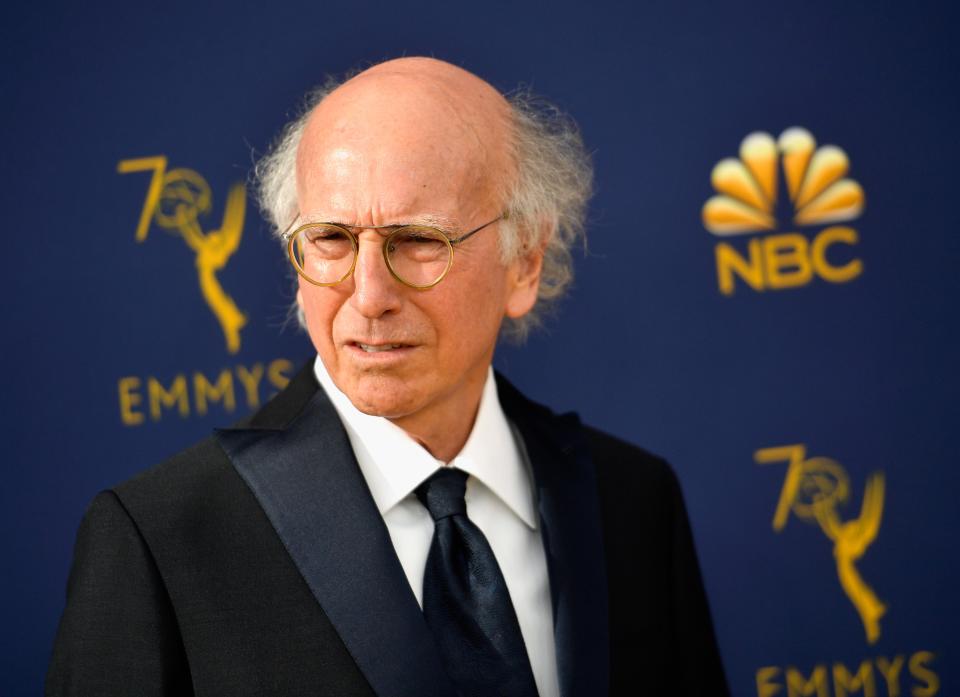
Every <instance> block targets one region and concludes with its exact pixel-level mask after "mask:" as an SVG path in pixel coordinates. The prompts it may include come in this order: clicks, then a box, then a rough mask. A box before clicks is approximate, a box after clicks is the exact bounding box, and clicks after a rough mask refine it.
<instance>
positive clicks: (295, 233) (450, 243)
mask: <svg viewBox="0 0 960 697" xmlns="http://www.w3.org/2000/svg"><path fill="white" fill-rule="evenodd" d="M508 217H509V214H508V213H507V212H504V213H501V214H500V215H498V216H497V217H496V218H494V219H493V220H490V221H488V222H486V223H484V224H483V225H481V226H480V227H476V228H474V229H473V230H470V231H469V232H465V233H464V234H462V235H460V237H454V238H450V237H448V236H447V234H446V233H445V232H444V231H443V230H440V229H439V228H435V227H432V226H430V225H341V224H340V223H305V224H303V225H301V226H300V227H298V228H296V229H295V230H291V229H290V228H287V229H286V230H285V231H284V232H283V233H281V235H280V239H282V240H283V241H284V242H286V244H287V255H288V256H289V257H290V262H291V263H292V264H293V268H295V269H296V270H297V273H298V274H299V275H300V276H301V277H302V278H303V279H304V280H305V281H307V282H308V283H311V284H313V285H315V286H323V287H327V286H335V285H337V284H338V283H342V282H343V281H345V280H347V279H348V278H350V276H352V275H353V272H354V270H355V269H356V268H357V257H358V256H359V244H358V242H357V236H358V235H357V233H355V232H353V230H355V229H359V230H386V229H390V228H393V230H392V231H391V232H389V233H386V234H385V233H378V234H380V235H381V236H382V237H383V244H382V245H381V247H380V251H381V253H382V254H383V261H384V263H385V264H386V265H387V270H389V271H390V275H391V276H393V277H394V278H395V279H396V280H397V281H399V282H400V283H402V284H403V285H405V286H407V287H408V288H415V289H416V290H427V289H428V288H433V287H434V286H435V285H437V284H438V283H440V281H442V280H443V279H444V278H446V277H447V274H448V273H449V272H450V268H451V267H452V266H453V256H454V249H455V248H456V246H457V245H459V244H461V243H462V242H465V241H466V240H467V239H468V238H470V237H472V236H473V235H475V234H476V233H478V232H480V231H481V230H483V229H484V228H485V227H489V226H490V225H493V224H494V223H496V222H499V221H501V220H507V218H508ZM295 223H296V220H294V221H293V223H291V224H290V227H291V228H292V227H293V225H294V224H295ZM321 226H322V227H334V228H337V229H338V230H343V232H344V233H346V236H347V239H349V240H350V246H351V247H353V263H351V264H350V268H349V269H348V270H347V272H346V273H344V274H343V276H341V277H340V278H339V279H337V280H336V281H328V282H326V283H321V282H320V281H315V280H313V279H312V278H310V277H309V276H308V275H307V272H306V271H304V270H303V268H302V267H301V266H300V264H299V263H298V262H297V255H296V253H295V252H294V249H293V247H294V244H296V241H297V238H298V237H299V236H300V233H301V232H303V231H304V230H309V229H310V228H315V227H321ZM351 228H352V229H353V230H352V229H351ZM411 228H413V229H418V230H430V231H432V232H435V233H437V234H438V235H439V236H440V238H441V239H442V240H443V241H444V242H445V243H446V245H447V249H448V251H449V255H448V259H447V266H446V268H445V269H444V270H443V273H442V274H440V277H439V278H437V280H435V281H433V282H432V283H427V284H425V285H417V284H415V283H410V282H409V281H407V280H405V279H403V278H401V277H400V274H398V273H397V272H396V270H395V269H394V268H393V264H392V263H391V262H390V256H389V254H388V253H387V245H388V244H390V240H391V239H393V238H394V237H396V236H397V235H398V234H399V233H401V232H403V231H404V230H410V229H411Z"/></svg>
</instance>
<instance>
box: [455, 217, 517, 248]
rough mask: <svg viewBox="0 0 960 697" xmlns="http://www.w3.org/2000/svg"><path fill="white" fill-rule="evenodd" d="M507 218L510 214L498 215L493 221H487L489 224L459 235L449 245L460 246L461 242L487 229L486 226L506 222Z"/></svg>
mask: <svg viewBox="0 0 960 697" xmlns="http://www.w3.org/2000/svg"><path fill="white" fill-rule="evenodd" d="M509 217H510V213H509V212H504V213H501V214H500V215H498V216H497V217H496V218H494V219H493V220H491V221H489V222H486V223H484V224H483V225H481V226H480V227H478V228H474V229H473V230H471V231H470V232H465V233H463V234H462V235H460V237H458V238H456V239H454V240H450V244H460V243H461V242H466V241H467V240H468V239H470V238H471V237H473V236H474V235H476V234H477V233H478V232H480V231H481V230H483V228H485V227H488V226H490V225H493V224H494V223H496V222H498V221H500V220H506V219H507V218H509Z"/></svg>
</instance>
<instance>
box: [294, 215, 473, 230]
mask: <svg viewBox="0 0 960 697" xmlns="http://www.w3.org/2000/svg"><path fill="white" fill-rule="evenodd" d="M299 219H300V220H301V221H302V222H303V224H308V223H334V224H336V225H343V226H344V227H351V228H356V227H359V228H363V227H368V226H365V225H355V224H353V223H345V222H342V221H340V220H330V219H329V218H328V219H322V218H320V217H317V216H309V217H306V216H300V217H299ZM405 225H426V226H428V227H434V228H437V229H438V230H441V231H443V232H453V231H455V230H457V228H458V227H459V226H458V225H457V223H456V222H455V221H454V220H453V219H452V218H449V217H447V216H443V215H433V214H430V213H427V214H424V215H417V216H414V217H412V218H410V219H408V220H404V221H402V222H397V223H388V224H386V225H376V226H373V227H376V228H379V229H384V228H397V227H404V226H405Z"/></svg>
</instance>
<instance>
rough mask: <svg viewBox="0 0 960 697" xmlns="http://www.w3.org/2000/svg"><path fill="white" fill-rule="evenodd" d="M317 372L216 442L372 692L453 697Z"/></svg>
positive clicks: (306, 372)
mask: <svg viewBox="0 0 960 697" xmlns="http://www.w3.org/2000/svg"><path fill="white" fill-rule="evenodd" d="M311 367H312V363H311V364H310V365H308V367H307V368H305V369H304V370H302V371H301V372H300V374H299V375H298V376H297V377H296V378H294V380H293V381H292V383H291V385H290V386H289V387H288V388H287V389H286V390H284V392H282V393H281V394H280V395H278V397H277V398H276V399H275V400H274V401H273V402H272V403H271V405H268V407H266V408H264V410H262V411H261V412H260V413H259V414H258V415H257V416H256V417H254V419H253V420H252V421H251V422H250V424H249V427H247V428H239V429H230V430H223V431H218V432H217V438H218V440H219V442H220V444H221V446H222V447H223V449H224V451H225V452H226V454H227V456H228V457H229V458H230V461H231V462H232V463H233V465H234V467H235V468H236V469H237V471H238V472H239V473H240V476H241V477H242V478H243V479H244V481H246V483H247V485H248V486H249V487H250V489H251V490H252V491H253V493H254V495H255V496H256V498H257V500H258V501H259V502H260V505H261V506H262V507H263V510H264V511H265V512H266V514H267V517H268V518H269V519H270V522H271V523H272V524H273V527H274V528H275V529H276V531H277V534H278V535H279V537H280V539H281V540H282V541H283V543H284V545H285V546H286V548H287V551H288V552H289V554H290V556H291V557H292V559H293V561H294V563H295V564H296V566H297V568H298V569H299V571H300V573H301V575H302V576H303V578H304V580H305V581H306V582H307V585H308V586H309V587H310V590H311V591H312V592H313V595H314V597H315V598H316V599H317V602H319V603H320V606H321V607H322V608H323V611H324V612H325V613H326V615H327V616H328V617H329V619H330V621H331V622H332V624H333V626H334V627H335V628H336V630H337V632H338V633H339V634H340V637H341V638H342V639H343V643H344V645H345V646H346V648H347V650H348V651H349V652H350V654H351V656H352V657H353V659H354V660H355V661H356V663H357V665H358V666H359V668H360V670H361V671H362V672H363V674H364V676H365V677H366V678H367V680H368V681H369V683H370V685H371V686H372V687H373V690H374V691H375V692H376V693H377V694H378V695H381V696H382V697H394V696H395V697H401V696H402V695H414V694H415V695H418V696H419V695H423V696H425V697H433V696H436V697H441V696H445V697H449V696H452V695H454V694H455V691H454V688H453V686H452V685H451V684H450V682H449V680H448V678H447V677H446V673H445V671H444V669H443V665H442V663H441V662H440V657H439V654H438V652H437V649H436V645H435V643H434V639H433V636H432V635H431V634H430V631H429V629H428V627H427V625H426V622H425V621H424V619H423V613H422V612H421V611H420V607H419V605H418V604H417V601H416V598H415V597H414V595H413V592H412V591H411V589H410V586H409V584H408V582H407V579H406V576H405V575H404V572H403V568H402V567H401V566H400V561H399V560H398V558H397V555H396V552H395V551H394V548H393V544H392V542H391V541H390V536H389V533H388V532H387V528H386V525H385V524H384V522H383V518H382V517H381V515H380V512H379V511H378V510H377V507H376V505H375V503H374V501H373V498H372V497H371V496H370V492H369V489H368V488H367V485H366V482H365V481H364V479H363V475H362V474H361V472H360V469H359V467H358V466H357V464H356V460H355V459H354V455H353V450H352V448H351V447H350V442H349V440H348V438H347V435H346V433H345V432H344V429H343V426H342V425H341V422H340V419H339V417H338V415H337V413H336V410H335V409H334V408H333V405H332V404H330V402H329V400H328V399H327V396H326V394H325V393H324V392H323V390H321V389H319V388H318V386H317V384H316V380H315V378H314V377H313V372H312V370H311V369H310V368H311Z"/></svg>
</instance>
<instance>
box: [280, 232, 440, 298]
mask: <svg viewBox="0 0 960 697" xmlns="http://www.w3.org/2000/svg"><path fill="white" fill-rule="evenodd" d="M291 249H292V252H293V255H294V261H295V263H296V264H297V266H298V267H299V269H300V271H301V273H303V274H304V275H305V276H306V277H307V278H308V279H309V280H311V281H313V282H315V283H320V284H332V283H338V282H339V281H342V280H344V279H345V278H346V277H347V276H348V275H349V273H350V271H351V269H352V268H353V265H354V260H355V258H356V253H357V247H356V242H355V239H354V237H353V236H352V235H350V234H349V233H347V232H346V231H344V230H342V229H340V228H338V227H335V226H332V225H311V226H309V227H306V228H304V229H303V230H300V231H299V232H298V233H297V235H296V237H295V238H294V241H293V245H292V248H291ZM452 253H453V248H452V247H451V245H450V243H449V242H448V241H447V238H446V237H445V236H444V235H443V234H442V233H441V232H439V231H438V230H434V229H433V228H427V227H416V226H409V227H403V228H399V229H398V230H396V231H394V232H393V233H392V234H391V235H389V236H388V237H387V239H386V241H385V242H384V256H385V258H386V260H387V263H388V264H389V266H390V269H391V270H392V271H393V273H394V274H395V275H396V276H397V277H398V278H399V279H400V280H401V281H402V282H404V283H406V284H408V285H412V286H419V287H426V286H430V285H432V284H434V283H436V282H437V281H439V280H440V279H441V278H443V275H444V274H445V273H446V271H447V269H448V268H449V266H450V262H451V260H452Z"/></svg>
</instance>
